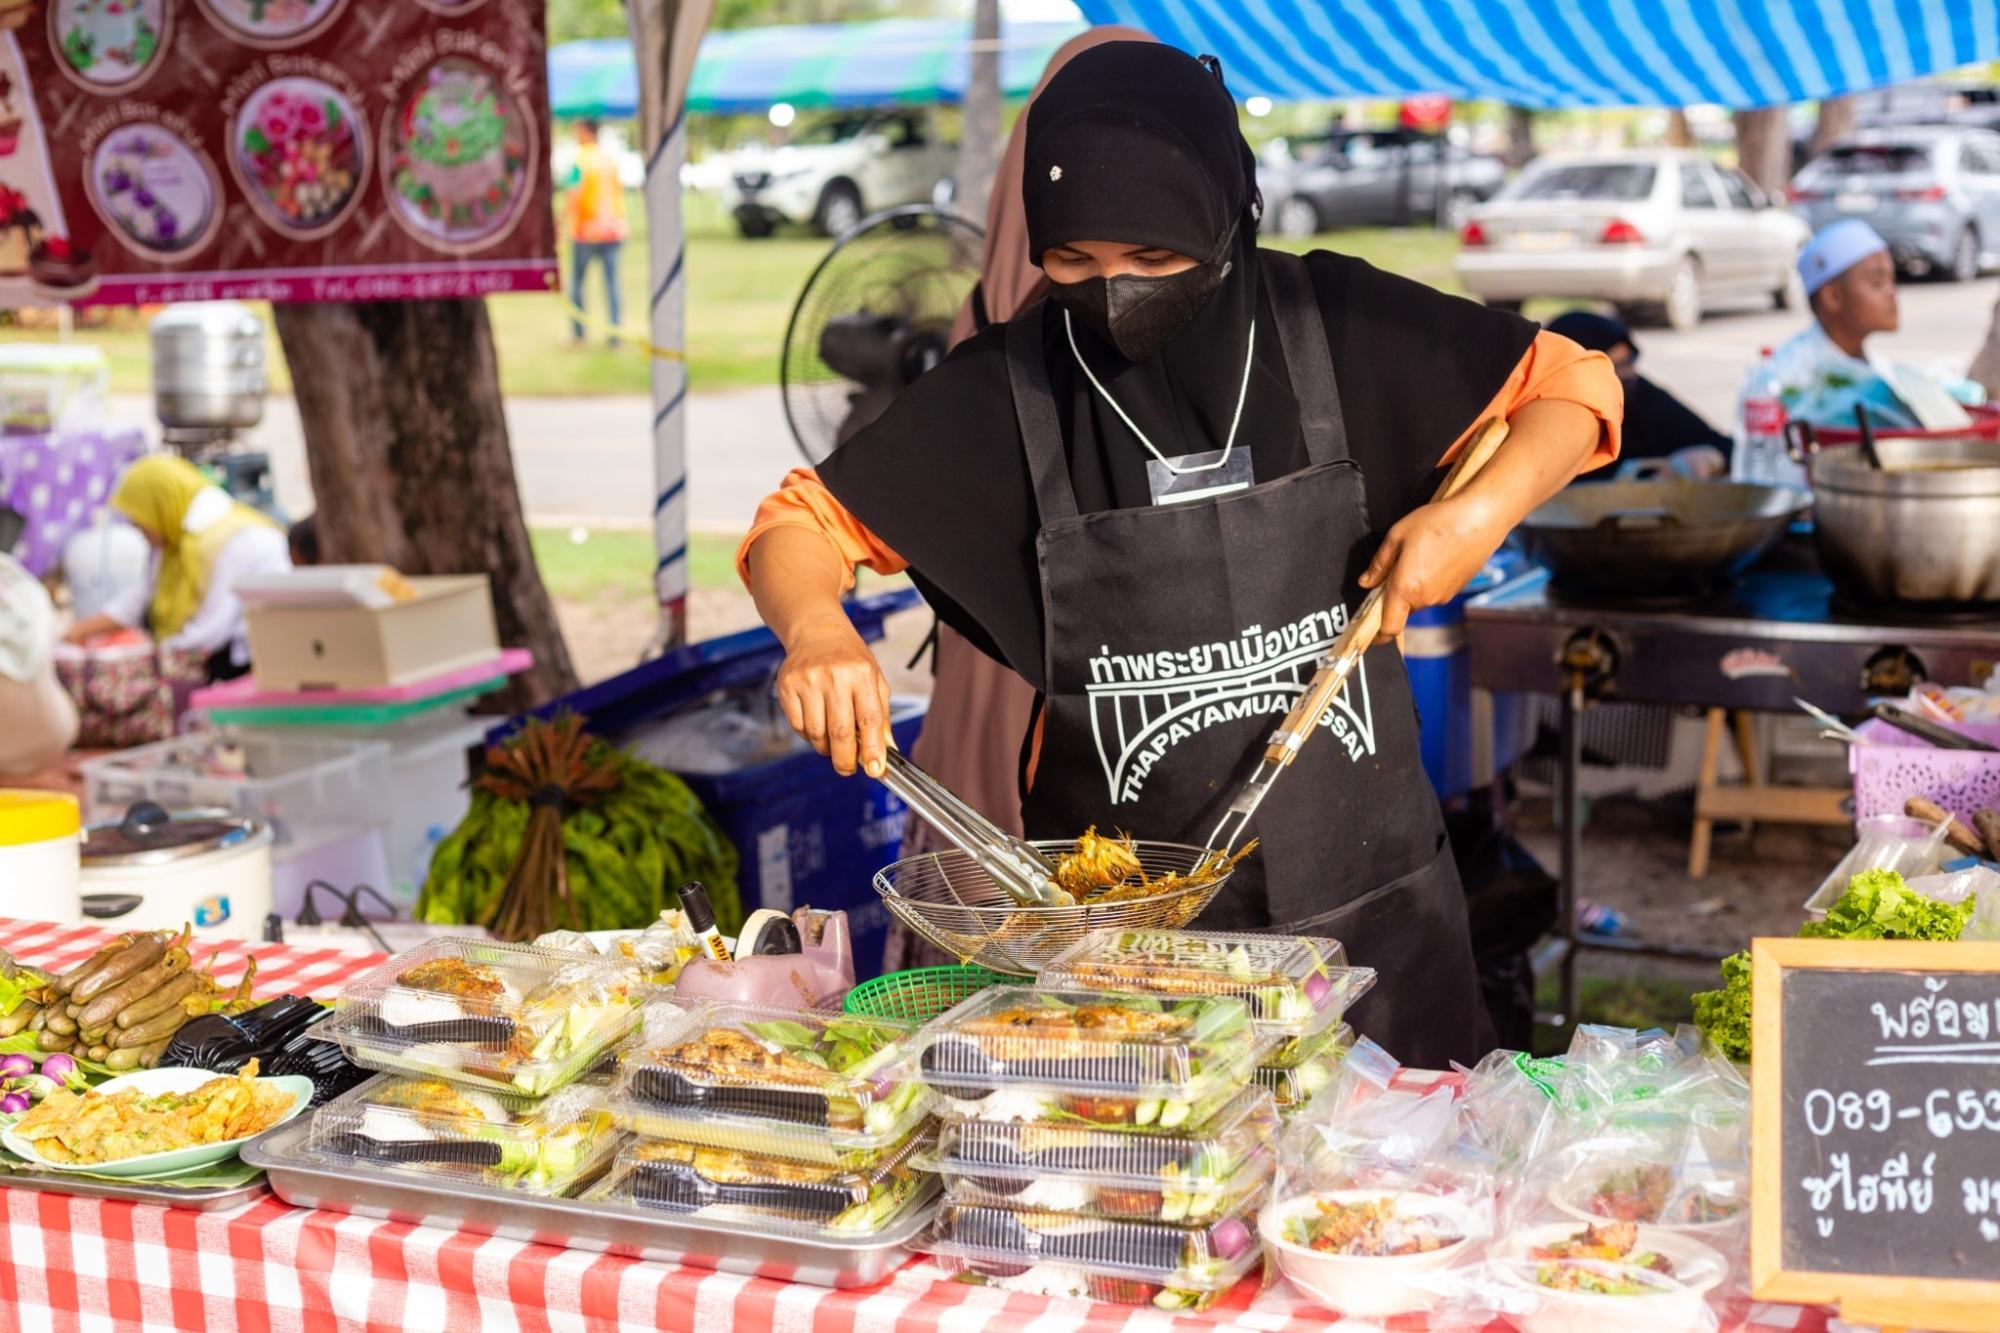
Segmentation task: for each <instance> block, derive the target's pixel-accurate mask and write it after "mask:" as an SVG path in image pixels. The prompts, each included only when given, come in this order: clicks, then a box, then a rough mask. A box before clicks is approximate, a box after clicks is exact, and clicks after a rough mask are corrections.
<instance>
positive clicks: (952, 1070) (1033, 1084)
mask: <svg viewBox="0 0 2000 1333" xmlns="http://www.w3.org/2000/svg"><path fill="white" fill-rule="evenodd" d="M1277 1041H1278V1038H1277V1037H1275V1036H1273V1035H1270V1034H1264V1033H1260V1032H1258V1031H1257V1029H1256V1028H1255V1027H1254V1026H1253V1025H1252V1023H1251V1022H1250V1011H1249V1009H1248V1008H1247V1007H1246V1006H1245V1005H1244V1003H1243V1001H1242V1000H1240V999H1237V998H1235V997H1233V996H1198V997H1194V998H1190V999H1184V1000H1162V999H1158V998H1155V997H1153V996H1148V995H1129V994H1111V993H1108V992H1102V991H1042V990H1026V989H1020V988H1015V987H1000V988H996V989H992V990H987V991H982V992H981V993H980V994H978V995H976V996H974V997H973V998H972V999H970V1000H967V1001H966V1002H965V1003H964V1004H961V1005H959V1006H958V1007H957V1008H956V1009H953V1010H952V1011H951V1012H950V1013H948V1014H945V1015H944V1016H943V1017H941V1018H938V1019H936V1020H934V1021H932V1023H931V1024H930V1025H929V1026H927V1027H926V1028H925V1029H924V1032H923V1034H922V1035H921V1037H920V1038H919V1042H920V1044H921V1046H922V1055H921V1058H920V1068H921V1070H922V1072H923V1078H924V1081H925V1082H926V1083H928V1084H929V1085H930V1086H931V1087H933V1088H935V1089H936V1090H937V1091H938V1093H939V1094H940V1095H941V1096H942V1097H943V1098H944V1099H945V1102H944V1107H945V1112H946V1114H947V1115H948V1117H950V1118H954V1119H978V1120H1027V1121H1039V1120H1048V1121H1059V1122H1064V1123H1074V1122H1076V1121H1078V1120H1084V1121H1088V1122H1090V1123H1093V1124H1099V1125H1125V1126H1129V1127H1133V1128H1142V1129H1143V1128H1151V1127H1153V1126H1158V1127H1159V1128H1161V1129H1183V1128H1189V1129H1192V1128H1198V1127H1199V1126H1200V1125H1202V1124H1203V1123H1204V1122H1205V1121H1206V1120H1207V1119H1208V1117H1209V1116H1210V1115H1212V1114H1214V1113H1215V1112H1216V1111H1217V1110H1219V1109H1220V1108H1221V1107H1222V1105H1223V1104H1224V1103H1226V1102H1227V1101H1228V1100H1229V1099H1230V1098H1231V1097H1232V1096H1234V1095H1235V1094H1236V1092H1237V1091H1238V1090H1240V1089H1241V1088H1242V1087H1243V1086H1244V1085H1245V1084H1247V1083H1248V1082H1249V1081H1250V1073H1251V1071H1252V1070H1253V1069H1255V1068H1256V1066H1257V1065H1258V1064H1259V1063H1260V1062H1261V1061H1262V1059H1263V1058H1264V1056H1265V1055H1266V1054H1268V1053H1269V1052H1270V1050H1271V1049H1272V1048H1273V1047H1274V1046H1275V1045H1276V1043H1277Z"/></svg>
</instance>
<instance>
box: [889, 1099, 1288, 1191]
mask: <svg viewBox="0 0 2000 1333" xmlns="http://www.w3.org/2000/svg"><path fill="white" fill-rule="evenodd" d="M1277 1128H1278V1121H1277V1113H1276V1111H1275V1109H1274V1108H1273V1107H1272V1105H1271V1098H1270V1095H1269V1094H1268V1093H1266V1092H1264V1091H1262V1090H1261V1089H1257V1088H1246V1089H1244V1090H1243V1091H1242V1092H1240V1093H1238V1094H1237V1096H1236V1097H1234V1098H1232V1099H1231V1100H1230V1102H1229V1103H1228V1104H1227V1105H1226V1106H1224V1107H1223V1108H1222V1109H1221V1110H1220V1111H1218V1112H1217V1113H1216V1114H1215V1115H1214V1116H1213V1117H1211V1118H1210V1120H1209V1122H1208V1123H1207V1124H1206V1125H1204V1126H1202V1127H1201V1128H1200V1129H1199V1130H1195V1131H1186V1132H1181V1133H1175V1132H1171V1131H1161V1130H1151V1131H1146V1132H1139V1133H1135V1132H1133V1131H1131V1130H1128V1129H1100V1128H1096V1127H1094V1126H1089V1125H1048V1124H1033V1123H1031V1124H1021V1123H1015V1122H1006V1121H979V1120H974V1121H948V1122H946V1123H945V1124H944V1125H943V1126H942V1127H941V1128H940V1131H939V1135H938V1144H937V1149H936V1151H935V1152H934V1153H933V1154H931V1156H930V1157H929V1158H927V1159H926V1160H925V1163H924V1165H925V1166H926V1167H928V1168H929V1169H931V1170H935V1171H938V1172H941V1173H943V1174H945V1175H946V1176H947V1177H948V1179H947V1190H948V1193H950V1195H951V1196H952V1197H953V1199H955V1200H956V1201H958V1202H970V1203H996V1204H1005V1205H1010V1206H1013V1207H1016V1208H1032V1209H1040V1210H1047V1211H1050V1212H1095V1213H1098V1214H1101V1215H1104V1216H1107V1217H1120V1218H1139V1219H1153V1220H1157V1221H1163V1222H1174V1223H1187V1222H1197V1221H1204V1220H1208V1219H1212V1218H1216V1217H1221V1216H1226V1215H1228V1214H1229V1213H1231V1212H1232V1211H1234V1210H1235V1209H1236V1208H1237V1207H1238V1206H1239V1205H1240V1204H1242V1203H1244V1202H1245V1201H1247V1200H1248V1199H1250V1198H1251V1197H1252V1196H1253V1195H1254V1194H1255V1193H1256V1192H1257V1191H1260V1190H1262V1188H1263V1187H1264V1186H1266V1185H1268V1183H1269V1182H1270V1179H1271V1175H1272V1171H1273V1164H1274V1162H1275V1154H1274V1152H1273V1147H1272V1145H1273V1141H1274V1139H1275V1138H1276V1136H1277Z"/></svg>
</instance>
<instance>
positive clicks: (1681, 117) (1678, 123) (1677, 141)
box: [1667, 107, 1694, 148]
mask: <svg viewBox="0 0 2000 1333" xmlns="http://www.w3.org/2000/svg"><path fill="white" fill-rule="evenodd" d="M1667 146H1668V147H1670V148H1692V147H1694V129H1693V127H1692V126H1690V125H1689V124H1688V113H1687V112H1686V111H1684V110H1682V109H1681V108H1680V107H1675V108H1673V109H1672V110H1671V111H1669V112H1667Z"/></svg>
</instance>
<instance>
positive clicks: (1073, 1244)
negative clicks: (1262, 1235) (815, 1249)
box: [915, 1203, 1260, 1310]
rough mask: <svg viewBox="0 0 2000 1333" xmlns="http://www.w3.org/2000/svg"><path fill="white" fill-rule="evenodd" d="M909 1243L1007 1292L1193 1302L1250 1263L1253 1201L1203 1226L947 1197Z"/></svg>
mask: <svg viewBox="0 0 2000 1333" xmlns="http://www.w3.org/2000/svg"><path fill="white" fill-rule="evenodd" d="M915 1248H917V1249H919V1250H922V1251H924V1252H926V1253H928V1254H931V1255H933V1256H935V1257H936V1258H937V1259H938V1260H939V1261H940V1262H941V1263H942V1264H943V1265H944V1266H945V1268H946V1270H947V1271H949V1272H952V1273H954V1274H955V1275H958V1276H962V1277H969V1278H972V1279H973V1280H977V1281H983V1282H986V1283H988V1284H989V1285H993V1286H1000V1287H1005V1288H1007V1289H1009V1290H1016V1291H1032V1292H1038V1293H1041V1294H1045V1295H1061V1296H1080V1297H1085V1298H1087V1299H1090V1300H1098V1301H1108V1302H1112V1303H1115V1304H1120V1305H1154V1306H1158V1307H1159V1308H1161V1309H1166V1310H1187V1309H1200V1308H1201V1307H1203V1306H1205V1305H1207V1304H1208V1303H1209V1302H1211V1301H1213V1300H1214V1299H1215V1298H1216V1297H1218V1296H1220V1295H1222V1294H1223V1293H1224V1292H1226V1291H1228V1290H1229V1289H1230V1288H1231V1287H1233V1286H1235V1285H1236V1283H1237V1282H1238V1281H1240V1280H1241V1279H1242V1278H1243V1277H1244V1276H1245V1275H1246V1274H1248V1273H1249V1272H1250V1270H1251V1268H1252V1267H1254V1266H1255V1265H1256V1263H1257V1260H1258V1257H1259V1254H1260V1250H1259V1248H1258V1244H1257V1218H1256V1213H1255V1209H1254V1205H1251V1206H1246V1207H1244V1208H1243V1209H1241V1210H1239V1211H1237V1212H1234V1213H1231V1214H1229V1215H1228V1216H1226V1217H1222V1218H1219V1219H1217V1220H1216V1221H1213V1222H1210V1223H1207V1224H1206V1225H1202V1226H1173V1225H1169V1224H1167V1223H1163V1222H1140V1221H1132V1220H1129V1219H1120V1218H1110V1217H1102V1216H1097V1215H1092V1214H1082V1215H1079V1214H1070V1213H1050V1212H1038V1211H1032V1210H1028V1209H1017V1208H1003V1207H998V1206H995V1205H990V1204H963V1203H946V1204H943V1205H941V1206H940V1207H939V1209H938V1215H937V1220H936V1221H935V1222H933V1223H932V1225H931V1229H930V1231H929V1232H928V1233H927V1235H926V1236H925V1238H924V1239H922V1240H920V1241H918V1242H917V1244H916V1246H915Z"/></svg>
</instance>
